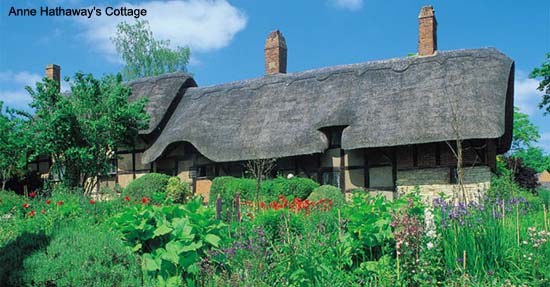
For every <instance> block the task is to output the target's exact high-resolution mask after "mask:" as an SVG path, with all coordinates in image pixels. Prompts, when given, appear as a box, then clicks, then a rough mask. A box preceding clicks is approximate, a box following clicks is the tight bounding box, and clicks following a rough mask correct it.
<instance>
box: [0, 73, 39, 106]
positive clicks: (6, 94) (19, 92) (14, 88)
mask: <svg viewBox="0 0 550 287" xmlns="http://www.w3.org/2000/svg"><path fill="white" fill-rule="evenodd" d="M41 80H42V76H41V75H39V74H35V73H30V72H26V71H23V72H12V71H5V72H0V101H2V102H4V103H5V105H7V106H10V107H17V108H22V107H25V106H26V105H28V104H29V103H30V101H31V96H30V95H29V93H28V92H27V91H26V90H25V86H31V87H33V88H34V86H35V84H36V82H40V81H41ZM7 87H10V88H7Z"/></svg>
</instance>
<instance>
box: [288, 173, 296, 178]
mask: <svg viewBox="0 0 550 287" xmlns="http://www.w3.org/2000/svg"><path fill="white" fill-rule="evenodd" d="M293 177H294V175H293V174H292V173H289V174H288V175H287V176H286V178H287V179H291V178H293Z"/></svg>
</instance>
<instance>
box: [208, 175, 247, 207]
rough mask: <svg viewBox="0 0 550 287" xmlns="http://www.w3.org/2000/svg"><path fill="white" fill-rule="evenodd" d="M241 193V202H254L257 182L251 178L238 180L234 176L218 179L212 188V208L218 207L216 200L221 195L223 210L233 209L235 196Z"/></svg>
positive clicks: (213, 182)
mask: <svg viewBox="0 0 550 287" xmlns="http://www.w3.org/2000/svg"><path fill="white" fill-rule="evenodd" d="M237 192H239V195H240V198H241V200H253V199H254V195H255V194H256V181H255V180H253V179H249V178H236V177H232V176H220V177H216V178H215V179H214V180H213V181H212V187H211V188H210V202H209V204H210V205H211V206H216V198H218V194H219V195H220V197H221V199H222V202H223V210H225V209H226V208H230V209H232V208H233V206H232V205H233V204H232V202H233V201H234V200H235V194H236V193H237Z"/></svg>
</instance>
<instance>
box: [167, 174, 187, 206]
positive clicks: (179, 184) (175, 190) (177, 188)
mask: <svg viewBox="0 0 550 287" xmlns="http://www.w3.org/2000/svg"><path fill="white" fill-rule="evenodd" d="M190 194H191V188H190V187H189V183H187V182H184V181H181V180H180V178H179V177H177V176H172V177H171V178H170V179H168V184H167V185H166V199H169V200H171V201H172V202H174V203H185V201H186V200H187V197H188V196H189V195H190Z"/></svg>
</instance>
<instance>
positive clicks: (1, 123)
mask: <svg viewBox="0 0 550 287" xmlns="http://www.w3.org/2000/svg"><path fill="white" fill-rule="evenodd" d="M4 110H5V112H6V113H4ZM0 134H1V135H2V136H1V137H0V189H4V188H5V187H6V182H7V181H8V180H9V179H11V178H13V177H14V176H16V175H18V174H21V173H23V172H24V169H25V167H26V164H27V160H28V158H27V157H28V148H27V147H28V143H29V139H30V137H29V136H30V134H29V132H28V129H27V125H26V119H25V118H24V117H21V116H18V113H17V112H16V111H15V110H12V109H9V108H6V109H4V103H3V102H2V101H0Z"/></svg>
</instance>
